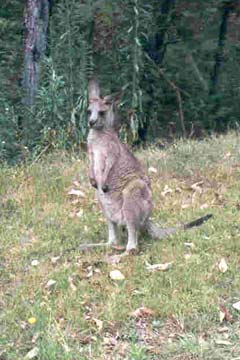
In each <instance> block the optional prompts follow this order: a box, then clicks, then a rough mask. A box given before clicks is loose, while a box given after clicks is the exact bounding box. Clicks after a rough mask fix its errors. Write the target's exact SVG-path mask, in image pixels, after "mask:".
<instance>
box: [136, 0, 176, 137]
mask: <svg viewBox="0 0 240 360" xmlns="http://www.w3.org/2000/svg"><path fill="white" fill-rule="evenodd" d="M175 2H176V0H163V2H162V5H161V7H160V9H159V10H160V11H159V16H157V25H158V27H159V31H158V32H157V33H156V34H155V36H154V37H153V38H152V39H150V40H149V42H148V44H147V46H146V47H145V51H146V52H147V54H148V56H149V57H150V58H151V59H152V60H153V61H154V62H155V64H157V65H161V63H162V62H163V59H164V56H165V52H166V44H165V36H166V33H167V30H168V19H169V14H170V13H171V10H172V9H173V7H174V5H175ZM143 77H144V79H143V81H144V83H145V84H146V85H145V86H146V91H147V93H148V95H149V98H150V100H149V102H148V104H147V108H148V109H151V108H152V106H153V101H154V86H153V84H154V83H155V81H156V79H153V78H150V77H149V75H148V74H145V73H144V75H143ZM148 126H149V122H148V121H145V122H144V123H143V124H142V126H141V127H140V128H139V130H138V137H139V139H140V140H141V141H143V142H145V141H146V136H147V130H148Z"/></svg>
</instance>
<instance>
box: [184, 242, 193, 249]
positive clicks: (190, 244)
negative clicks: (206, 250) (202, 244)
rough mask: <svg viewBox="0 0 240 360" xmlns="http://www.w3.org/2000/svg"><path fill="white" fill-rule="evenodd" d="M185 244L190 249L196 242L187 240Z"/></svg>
mask: <svg viewBox="0 0 240 360" xmlns="http://www.w3.org/2000/svg"><path fill="white" fill-rule="evenodd" d="M184 245H185V246H186V247H188V248H190V249H193V248H194V244H193V243H190V242H185V243H184Z"/></svg>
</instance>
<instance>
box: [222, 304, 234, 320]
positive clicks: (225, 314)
mask: <svg viewBox="0 0 240 360" xmlns="http://www.w3.org/2000/svg"><path fill="white" fill-rule="evenodd" d="M219 320H220V323H222V322H223V320H226V321H231V320H232V317H231V315H230V314H229V312H228V310H227V309H226V308H225V306H223V305H220V313H219Z"/></svg>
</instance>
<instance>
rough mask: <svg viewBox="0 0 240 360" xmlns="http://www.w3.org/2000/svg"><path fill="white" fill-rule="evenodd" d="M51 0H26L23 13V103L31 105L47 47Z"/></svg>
mask: <svg viewBox="0 0 240 360" xmlns="http://www.w3.org/2000/svg"><path fill="white" fill-rule="evenodd" d="M50 5H52V1H51V0H27V5H26V9H25V15H24V25H25V29H26V35H25V44H24V70H23V76H22V87H23V90H24V96H23V99H22V102H23V104H25V105H27V106H33V105H34V100H35V97H36V94H37V90H38V80H39V74H40V60H41V59H42V57H43V55H44V53H45V50H46V47H47V34H48V23H49V10H50Z"/></svg>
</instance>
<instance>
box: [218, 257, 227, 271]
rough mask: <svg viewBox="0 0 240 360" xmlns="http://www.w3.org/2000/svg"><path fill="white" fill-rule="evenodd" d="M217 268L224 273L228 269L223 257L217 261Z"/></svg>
mask: <svg viewBox="0 0 240 360" xmlns="http://www.w3.org/2000/svg"><path fill="white" fill-rule="evenodd" d="M218 269H219V271H221V272H222V273H225V272H226V271H227V269H228V266H227V262H226V260H225V259H224V258H222V259H221V260H220V262H219V263H218Z"/></svg>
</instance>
